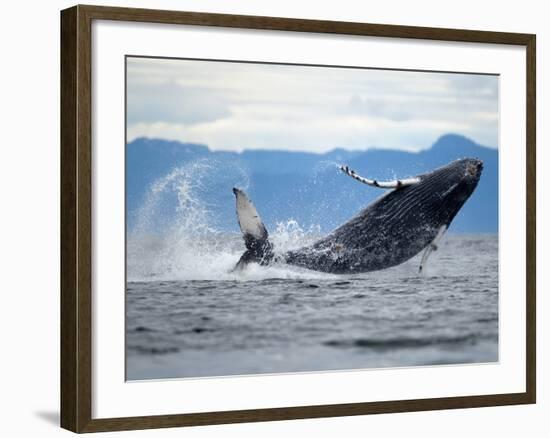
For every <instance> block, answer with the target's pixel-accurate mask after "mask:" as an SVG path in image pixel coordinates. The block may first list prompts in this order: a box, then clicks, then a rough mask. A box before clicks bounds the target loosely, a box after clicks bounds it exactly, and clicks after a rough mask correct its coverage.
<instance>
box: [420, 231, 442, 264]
mask: <svg viewBox="0 0 550 438" xmlns="http://www.w3.org/2000/svg"><path fill="white" fill-rule="evenodd" d="M445 231H447V226H446V225H442V226H441V227H440V228H439V230H438V231H437V234H436V236H435V238H434V240H432V241H431V242H430V244H429V245H428V246H427V247H426V250H425V251H424V254H422V260H421V261H420V266H419V267H418V273H419V274H422V275H426V267H427V264H428V258H429V257H430V254H431V253H432V252H433V251H437V246H438V245H439V242H441V239H442V238H443V235H444V234H445Z"/></svg>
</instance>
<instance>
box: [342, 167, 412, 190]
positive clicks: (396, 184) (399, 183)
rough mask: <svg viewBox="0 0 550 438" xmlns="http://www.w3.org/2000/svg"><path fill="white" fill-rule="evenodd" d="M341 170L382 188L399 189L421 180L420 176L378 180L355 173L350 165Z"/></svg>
mask: <svg viewBox="0 0 550 438" xmlns="http://www.w3.org/2000/svg"><path fill="white" fill-rule="evenodd" d="M340 170H341V171H342V172H344V173H345V174H346V175H348V176H351V177H352V178H353V179H355V180H357V181H359V182H362V183H363V184H366V185H368V186H372V187H378V188H380V189H399V188H401V187H406V186H410V185H413V184H416V183H419V182H420V178H418V177H415V178H407V179H396V180H393V181H378V180H376V179H368V178H365V177H362V176H360V175H358V174H357V173H355V170H352V169H350V168H349V167H348V166H340Z"/></svg>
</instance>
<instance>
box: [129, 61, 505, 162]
mask: <svg viewBox="0 0 550 438" xmlns="http://www.w3.org/2000/svg"><path fill="white" fill-rule="evenodd" d="M448 132H458V133H462V134H464V135H467V136H469V137H471V138H473V139H474V140H476V141H478V142H479V143H482V144H485V145H487V146H493V147H495V146H497V142H498V78H497V77H496V76H484V75H471V74H447V73H426V72H404V71H385V70H368V69H344V68H323V67H307V66H287V65H267V64H248V63H231V62H208V61H189V60H159V59H141V58H130V59H129V60H128V138H129V140H130V141H131V140H132V139H134V138H136V137H140V136H148V137H161V138H167V139H176V140H180V141H192V142H199V143H203V144H207V145H208V146H209V147H210V148H212V149H225V150H242V149H245V148H246V149H289V150H305V151H314V152H315V151H317V152H323V151H327V150H330V149H333V148H335V147H343V148H347V149H365V148H369V147H379V148H398V149H406V150H420V149H423V148H427V147H429V146H430V145H431V144H432V143H433V142H434V141H435V140H436V139H437V138H438V137H439V136H440V135H443V134H445V133H448Z"/></svg>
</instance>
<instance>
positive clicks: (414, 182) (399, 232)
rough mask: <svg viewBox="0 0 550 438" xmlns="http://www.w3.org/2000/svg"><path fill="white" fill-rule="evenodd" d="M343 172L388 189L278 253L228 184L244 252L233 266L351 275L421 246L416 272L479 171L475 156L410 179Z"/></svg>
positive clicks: (395, 261)
mask: <svg viewBox="0 0 550 438" xmlns="http://www.w3.org/2000/svg"><path fill="white" fill-rule="evenodd" d="M340 169H341V170H342V172H343V173H345V174H346V175H348V176H350V177H352V178H354V179H355V180H357V181H359V182H361V183H363V184H366V185H368V186H371V187H377V188H380V189H389V190H388V192H387V193H385V194H383V195H382V196H381V197H379V198H378V199H377V200H375V201H373V202H372V203H371V204H370V205H368V206H367V207H366V208H364V209H363V210H361V211H360V212H359V213H358V214H357V215H356V216H355V217H353V218H352V219H350V220H349V221H348V222H346V223H344V224H343V225H341V226H339V227H338V228H336V229H335V230H334V231H332V232H331V233H329V234H328V235H327V236H325V237H323V238H321V239H319V240H317V241H316V242H314V243H312V244H311V245H308V246H305V247H303V248H300V249H297V250H293V251H287V252H281V253H278V252H277V250H276V248H275V247H274V245H273V244H272V243H271V242H270V241H269V234H268V232H267V229H266V227H265V225H264V224H263V222H262V220H261V218H260V215H259V214H258V212H257V210H256V207H255V206H254V204H253V203H252V201H251V200H250V199H249V197H248V196H247V195H246V193H244V192H243V191H242V190H240V189H238V188H233V193H234V194H235V197H236V207H237V218H238V221H239V226H240V228H241V232H242V234H243V238H244V242H245V246H246V251H245V252H244V254H243V255H242V256H241V258H240V260H239V262H238V263H237V265H236V266H235V269H240V268H243V267H244V266H246V265H247V264H248V263H252V262H254V263H258V264H260V265H268V264H272V263H285V264H289V265H294V266H299V267H302V268H306V269H311V270H315V271H321V272H327V273H333V274H356V273H363V272H370V271H376V270H381V269H386V268H389V267H392V266H396V265H399V264H401V263H403V262H405V261H407V260H409V259H410V258H412V257H414V256H415V255H417V254H419V253H420V252H421V251H423V250H424V254H423V256H422V259H421V263H420V267H419V272H420V273H421V272H422V271H423V270H425V265H426V263H427V260H428V257H429V256H430V254H431V253H432V251H434V250H436V249H437V245H438V242H439V241H440V240H441V238H442V236H443V234H444V233H445V231H446V230H447V228H449V225H450V223H451V222H452V220H453V219H454V217H455V216H456V214H457V213H458V211H459V210H460V209H461V208H462V206H463V205H464V203H465V202H466V200H467V199H468V198H469V197H470V195H471V194H472V193H473V192H474V190H475V188H476V186H477V184H478V182H479V179H480V176H481V172H482V170H483V162H482V161H481V160H478V159H476V158H464V159H460V160H456V161H453V162H451V163H449V164H447V165H445V166H443V167H440V168H438V169H435V170H433V171H431V172H428V173H424V174H421V175H418V176H415V177H413V178H407V179H398V180H394V181H377V180H375V179H368V178H365V177H362V176H360V175H358V174H357V173H356V172H355V171H354V170H351V169H350V168H349V167H348V166H341V167H340Z"/></svg>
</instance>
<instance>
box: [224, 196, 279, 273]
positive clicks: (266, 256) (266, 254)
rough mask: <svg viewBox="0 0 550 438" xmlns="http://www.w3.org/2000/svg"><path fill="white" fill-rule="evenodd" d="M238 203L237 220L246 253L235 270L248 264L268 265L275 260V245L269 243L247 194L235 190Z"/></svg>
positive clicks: (260, 220)
mask: <svg viewBox="0 0 550 438" xmlns="http://www.w3.org/2000/svg"><path fill="white" fill-rule="evenodd" d="M233 193H235V197H236V201H237V219H238V220H239V226H240V228H241V232H242V233H243V238H244V243H245V245H246V251H245V252H244V254H243V255H242V256H241V258H240V260H239V262H238V263H237V265H236V266H235V268H234V270H239V269H242V268H243V267H245V266H246V265H247V264H248V263H252V262H255V263H259V264H260V265H266V264H268V263H269V262H270V261H271V260H272V259H273V245H272V244H271V242H270V241H269V235H268V233H267V229H266V228H265V225H264V224H263V222H262V219H261V218H260V215H259V214H258V212H257V211H256V207H254V204H253V203H252V201H251V200H250V199H249V198H248V196H246V193H245V192H243V191H242V190H239V189H237V188H234V189H233Z"/></svg>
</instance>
